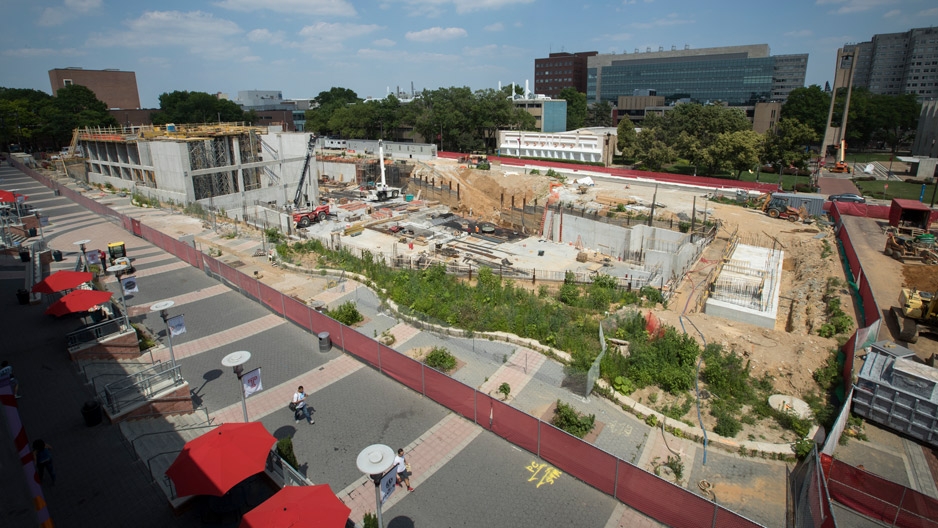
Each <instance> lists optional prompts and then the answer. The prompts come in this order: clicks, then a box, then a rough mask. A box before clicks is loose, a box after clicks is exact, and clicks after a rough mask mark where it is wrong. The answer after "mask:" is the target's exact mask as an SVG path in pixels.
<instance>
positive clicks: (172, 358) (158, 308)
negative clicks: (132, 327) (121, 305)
mask: <svg viewBox="0 0 938 528" xmlns="http://www.w3.org/2000/svg"><path fill="white" fill-rule="evenodd" d="M121 292H123V289H121ZM174 304H176V303H175V302H174V301H161V302H158V303H156V304H154V305H152V306H150V311H151V312H159V314H160V318H161V319H163V323H165V324H166V340H167V342H168V343H169V362H170V364H171V365H172V366H173V368H176V355H175V354H173V330H172V329H171V328H170V327H169V313H167V312H166V310H168V309H170V308H172V307H173V305H174Z"/></svg>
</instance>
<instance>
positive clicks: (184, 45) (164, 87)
mask: <svg viewBox="0 0 938 528" xmlns="http://www.w3.org/2000/svg"><path fill="white" fill-rule="evenodd" d="M0 5H2V6H3V15H4V16H3V31H2V32H0V86H2V87H7V88H34V89H38V90H42V91H45V92H47V93H51V86H50V84H49V75H48V71H49V70H51V69H54V68H66V67H73V66H74V67H81V68H84V69H92V70H93V69H105V68H116V69H119V70H122V71H133V72H136V78H137V88H138V91H139V94H140V102H141V105H142V106H143V107H144V108H156V107H158V106H159V99H158V98H159V95H160V94H162V93H167V92H172V91H176V90H180V91H183V90H187V91H199V92H207V93H213V94H214V93H217V92H222V93H225V94H228V96H229V97H230V98H231V99H236V98H237V94H238V92H239V91H246V90H278V91H281V92H282V93H283V97H284V98H287V99H294V98H295V99H301V98H312V97H315V96H316V95H317V94H319V93H320V92H322V91H328V90H329V89H330V88H332V87H341V88H349V89H351V90H353V91H355V93H357V94H358V96H359V97H362V98H365V97H369V96H370V97H376V98H380V97H384V96H385V94H386V93H388V90H391V91H395V90H397V89H398V88H399V89H401V90H403V91H407V92H409V91H410V88H411V85H413V87H414V89H415V90H417V91H418V92H419V91H421V90H423V89H429V90H434V89H437V88H441V87H442V88H448V87H453V86H458V87H461V86H468V87H469V88H471V89H472V90H481V89H485V88H497V87H498V85H499V83H501V84H502V86H505V85H508V84H510V83H511V82H514V83H516V84H519V85H523V84H524V83H525V81H529V85H530V87H531V89H532V90H533V87H534V59H536V58H542V57H547V56H548V55H549V54H550V53H551V52H559V51H566V52H578V51H598V52H600V53H622V52H624V51H625V52H628V53H632V52H633V51H634V50H635V48H639V49H641V50H645V49H646V48H649V47H650V48H651V49H652V50H653V51H656V50H658V48H659V47H663V48H664V49H665V50H670V49H671V47H672V46H675V47H676V48H677V49H682V48H684V46H685V45H687V46H690V47H691V48H709V47H717V46H736V45H746V44H768V45H769V48H770V50H771V53H772V55H783V54H799V53H808V54H809V57H808V72H807V80H806V85H811V84H818V85H820V86H822V87H823V86H824V83H825V82H826V81H829V80H831V79H832V77H833V69H834V63H835V58H836V53H837V49H838V48H840V47H842V46H843V45H844V44H845V43H855V42H864V41H869V40H870V39H871V38H872V36H873V35H875V34H878V33H898V32H904V31H908V30H909V29H912V28H920V27H929V26H935V25H938V5H936V3H935V1H934V0H786V1H783V2H778V1H775V2H768V1H759V0H756V1H752V0H749V1H738V0H721V1H710V2H703V1H700V0H615V1H602V0H584V3H582V4H581V3H580V2H578V1H576V0H574V1H565V2H560V1H558V0H551V1H547V0H383V1H364V0H217V1H212V0H208V1H203V0H190V1H185V2H184V1H178V0H162V1H160V2H143V1H140V0H121V1H116V0H2V2H0Z"/></svg>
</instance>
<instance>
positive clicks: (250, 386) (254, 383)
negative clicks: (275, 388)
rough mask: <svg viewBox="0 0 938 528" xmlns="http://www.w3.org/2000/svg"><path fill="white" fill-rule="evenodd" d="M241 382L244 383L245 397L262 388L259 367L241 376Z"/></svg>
mask: <svg viewBox="0 0 938 528" xmlns="http://www.w3.org/2000/svg"><path fill="white" fill-rule="evenodd" d="M241 383H242V384H243V385H244V397H245V398H247V397H250V396H251V395H252V394H254V393H255V392H258V391H262V390H264V386H263V385H262V384H261V368H260V367H257V368H256V369H254V370H252V371H251V372H248V373H247V374H245V375H244V376H241Z"/></svg>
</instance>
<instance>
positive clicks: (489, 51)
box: [462, 44, 498, 57]
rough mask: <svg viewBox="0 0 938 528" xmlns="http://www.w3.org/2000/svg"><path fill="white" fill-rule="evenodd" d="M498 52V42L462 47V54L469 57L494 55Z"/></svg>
mask: <svg viewBox="0 0 938 528" xmlns="http://www.w3.org/2000/svg"><path fill="white" fill-rule="evenodd" d="M497 53H498V44H487V45H485V46H479V47H475V48H471V47H468V46H466V47H465V48H463V49H462V54H463V55H465V56H467V57H492V56H495V55H496V54H497Z"/></svg>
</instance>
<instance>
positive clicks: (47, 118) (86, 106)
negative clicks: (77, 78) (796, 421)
mask: <svg viewBox="0 0 938 528" xmlns="http://www.w3.org/2000/svg"><path fill="white" fill-rule="evenodd" d="M39 115H40V117H41V118H42V121H43V124H42V129H41V130H42V132H43V134H44V135H46V136H48V137H50V138H51V139H52V141H53V142H54V143H55V144H56V145H57V146H62V145H67V144H69V143H70V142H71V139H72V132H73V131H74V130H75V129H76V128H85V127H117V126H120V125H119V124H118V123H117V119H115V118H114V116H112V115H111V114H110V113H108V111H107V105H105V104H104V103H103V102H102V101H100V100H99V99H98V98H97V97H96V96H95V94H94V92H92V91H91V90H90V89H89V88H87V87H85V86H81V85H78V84H73V85H70V86H65V87H62V88H59V90H58V91H57V92H56V93H55V97H54V98H52V100H51V101H49V104H46V105H44V106H43V108H42V110H41V111H40V114H39Z"/></svg>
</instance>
